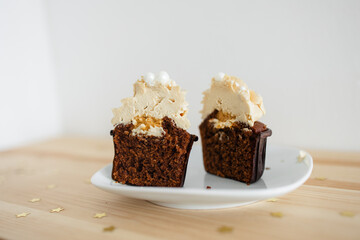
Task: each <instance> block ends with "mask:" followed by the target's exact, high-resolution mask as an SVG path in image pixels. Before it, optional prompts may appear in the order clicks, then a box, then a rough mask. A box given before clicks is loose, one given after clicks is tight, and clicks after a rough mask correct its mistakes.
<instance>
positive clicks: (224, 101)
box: [201, 73, 265, 128]
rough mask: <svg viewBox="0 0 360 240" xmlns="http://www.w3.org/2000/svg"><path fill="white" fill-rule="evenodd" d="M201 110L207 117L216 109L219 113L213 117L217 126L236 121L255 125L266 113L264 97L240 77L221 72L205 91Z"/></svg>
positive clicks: (226, 125) (227, 125)
mask: <svg viewBox="0 0 360 240" xmlns="http://www.w3.org/2000/svg"><path fill="white" fill-rule="evenodd" d="M202 103H203V105H204V108H203V110H202V111H201V113H202V118H203V119H205V118H206V117H207V116H209V114H211V113H212V112H213V111H214V110H218V111H219V114H220V116H219V114H218V116H217V118H216V119H211V121H212V122H214V124H215V127H217V128H223V127H229V126H231V125H232V123H233V122H235V121H240V122H243V123H247V124H248V125H249V126H253V125H254V122H255V121H257V120H259V119H260V118H261V117H262V116H263V115H264V114H265V108H264V105H263V99H262V97H261V96H260V95H258V94H256V93H255V92H254V91H253V90H250V89H249V88H248V86H247V85H246V84H245V83H244V82H243V81H242V80H241V79H239V78H237V77H233V76H229V75H226V74H224V73H219V74H218V75H217V76H215V77H214V78H213V79H212V83H211V87H210V89H208V90H206V91H205V92H204V98H203V101H202Z"/></svg>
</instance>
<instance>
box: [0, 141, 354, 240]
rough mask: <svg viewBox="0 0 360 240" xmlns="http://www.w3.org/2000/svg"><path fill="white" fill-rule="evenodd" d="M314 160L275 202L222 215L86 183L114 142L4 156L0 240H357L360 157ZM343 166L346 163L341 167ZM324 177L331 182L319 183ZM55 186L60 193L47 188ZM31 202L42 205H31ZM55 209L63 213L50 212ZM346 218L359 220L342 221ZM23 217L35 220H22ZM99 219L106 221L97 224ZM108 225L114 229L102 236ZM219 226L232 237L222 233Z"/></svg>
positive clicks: (49, 146) (45, 146)
mask: <svg viewBox="0 0 360 240" xmlns="http://www.w3.org/2000/svg"><path fill="white" fill-rule="evenodd" d="M314 153H315V154H314V155H315V156H316V157H314V172H313V174H312V176H311V178H310V179H309V180H308V181H307V182H306V183H305V184H304V185H303V186H302V187H300V188H299V189H297V190H296V191H294V192H292V193H290V194H287V195H285V196H283V197H281V198H280V199H279V200H278V201H277V202H266V201H262V202H259V203H255V204H252V205H249V206H245V207H238V208H231V209H223V210H178V209H170V208H165V207H160V206H156V205H153V204H151V203H149V202H146V201H142V200H134V199H129V198H125V197H121V196H118V195H114V194H110V193H106V192H103V191H101V190H99V189H96V188H95V187H94V186H92V185H91V184H89V183H88V180H89V178H90V176H91V175H92V174H93V173H94V172H96V171H97V170H98V169H99V168H101V167H102V166H104V165H105V164H107V163H108V162H109V161H111V159H112V157H113V147H112V142H111V141H109V140H108V139H106V140H101V139H100V140H98V139H87V138H85V139H84V138H62V139H54V140H50V141H46V142H43V143H37V144H34V145H31V146H25V147H22V148H19V149H14V150H10V151H6V152H2V153H0V212H1V214H0V238H5V239H28V238H29V236H31V237H30V238H36V239H67V238H71V239H101V238H108V239H224V238H225V239H240V238H251V239H301V240H302V239H304V238H305V239H358V238H359V236H360V187H359V186H360V177H359V176H360V174H359V173H360V170H359V169H360V167H359V164H358V162H359V159H360V154H358V153H349V154H345V155H344V156H345V157H344V158H342V156H343V155H342V153H339V154H337V155H336V154H334V153H332V155H331V156H332V157H331V158H329V159H328V158H327V156H328V153H327V152H319V153H318V152H316V151H314ZM322 154H323V155H322ZM334 155H336V156H337V157H338V159H339V160H338V162H337V160H336V158H334V157H333V156H334ZM344 159H345V160H344ZM344 161H345V162H347V163H346V164H341V163H342V162H344ZM319 176H322V177H326V178H327V179H326V180H325V181H320V180H316V177H319ZM49 184H55V185H56V187H55V188H53V189H48V188H47V185H49ZM32 198H41V201H40V202H36V203H31V202H29V200H30V199H32ZM56 207H63V208H64V209H65V210H64V211H62V212H60V213H50V212H49V210H50V209H52V208H56ZM342 211H352V212H354V213H355V216H354V217H344V216H341V215H340V214H339V213H340V212H342ZM21 212H31V214H30V215H28V216H27V217H25V218H16V217H15V214H18V213H21ZM97 212H106V213H107V216H106V217H104V218H102V219H95V218H93V215H94V214H95V213H97ZM271 212H282V213H283V217H282V218H274V217H272V216H271V215H270V213H271ZM110 225H113V226H115V230H114V231H113V232H103V228H104V227H107V226H110ZM221 226H229V227H232V228H233V231H232V232H230V233H220V232H219V231H218V230H217V229H218V228H219V227H221Z"/></svg>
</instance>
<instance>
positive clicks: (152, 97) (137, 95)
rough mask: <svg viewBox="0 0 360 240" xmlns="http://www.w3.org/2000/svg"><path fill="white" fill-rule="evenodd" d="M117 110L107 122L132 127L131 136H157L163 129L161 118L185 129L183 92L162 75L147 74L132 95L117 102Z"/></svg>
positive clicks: (139, 81) (161, 73)
mask: <svg viewBox="0 0 360 240" xmlns="http://www.w3.org/2000/svg"><path fill="white" fill-rule="evenodd" d="M121 103H122V105H121V106H120V107H119V108H115V109H113V114H114V117H113V119H112V121H111V123H112V124H113V125H114V126H116V125H118V124H125V125H126V124H129V123H132V124H133V125H134V129H133V130H132V134H134V135H135V134H146V135H151V136H161V135H163V134H164V130H163V128H162V127H161V120H162V118H164V117H168V118H170V119H172V120H173V121H174V122H175V124H176V126H177V127H179V128H182V129H185V130H186V129H188V128H189V127H190V122H189V120H188V119H187V117H186V115H187V111H188V108H187V106H188V103H187V102H186V101H185V91H182V90H181V88H180V87H179V86H178V85H176V83H175V82H174V81H173V80H171V79H170V77H169V75H168V74H167V73H166V72H163V71H162V72H160V73H159V74H157V75H155V74H154V73H147V74H145V75H144V76H142V77H141V79H140V80H138V81H136V82H135V84H134V96H133V97H129V98H125V99H123V100H122V101H121Z"/></svg>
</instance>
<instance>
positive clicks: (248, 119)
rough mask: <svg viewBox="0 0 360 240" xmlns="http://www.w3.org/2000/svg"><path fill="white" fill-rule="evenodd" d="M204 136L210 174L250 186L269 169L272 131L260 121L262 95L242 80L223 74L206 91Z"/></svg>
mask: <svg viewBox="0 0 360 240" xmlns="http://www.w3.org/2000/svg"><path fill="white" fill-rule="evenodd" d="M202 103H203V105H204V107H203V110H202V117H203V122H202V123H201V125H200V127H199V128H200V135H201V141H202V151H203V160H204V167H205V170H206V171H207V172H208V173H211V174H215V175H217V176H220V177H225V178H231V179H234V180H237V181H241V182H245V183H247V184H250V183H254V182H256V181H257V180H259V179H260V178H261V176H262V174H263V172H264V168H265V155H266V140H267V137H269V136H271V134H272V132H271V130H270V129H269V128H267V126H266V125H265V124H263V123H261V122H259V121H257V120H258V119H259V118H260V117H262V116H263V115H264V114H265V109H264V106H263V100H262V98H261V96H259V95H258V94H256V93H255V92H254V91H252V90H250V89H249V88H248V86H247V85H246V84H245V83H244V82H243V81H242V80H240V79H239V78H236V77H233V76H228V75H226V74H223V73H219V74H218V75H217V76H216V77H214V78H213V79H212V84H211V87H210V89H208V90H207V91H205V92H204V99H203V102H202Z"/></svg>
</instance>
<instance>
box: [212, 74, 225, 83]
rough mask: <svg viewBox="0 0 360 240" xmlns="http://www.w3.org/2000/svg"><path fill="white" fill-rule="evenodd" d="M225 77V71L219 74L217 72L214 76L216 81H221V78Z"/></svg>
mask: <svg viewBox="0 0 360 240" xmlns="http://www.w3.org/2000/svg"><path fill="white" fill-rule="evenodd" d="M224 77H225V73H223V72H219V73H218V74H216V76H215V77H214V78H215V80H216V81H221V80H223V78H224Z"/></svg>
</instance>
